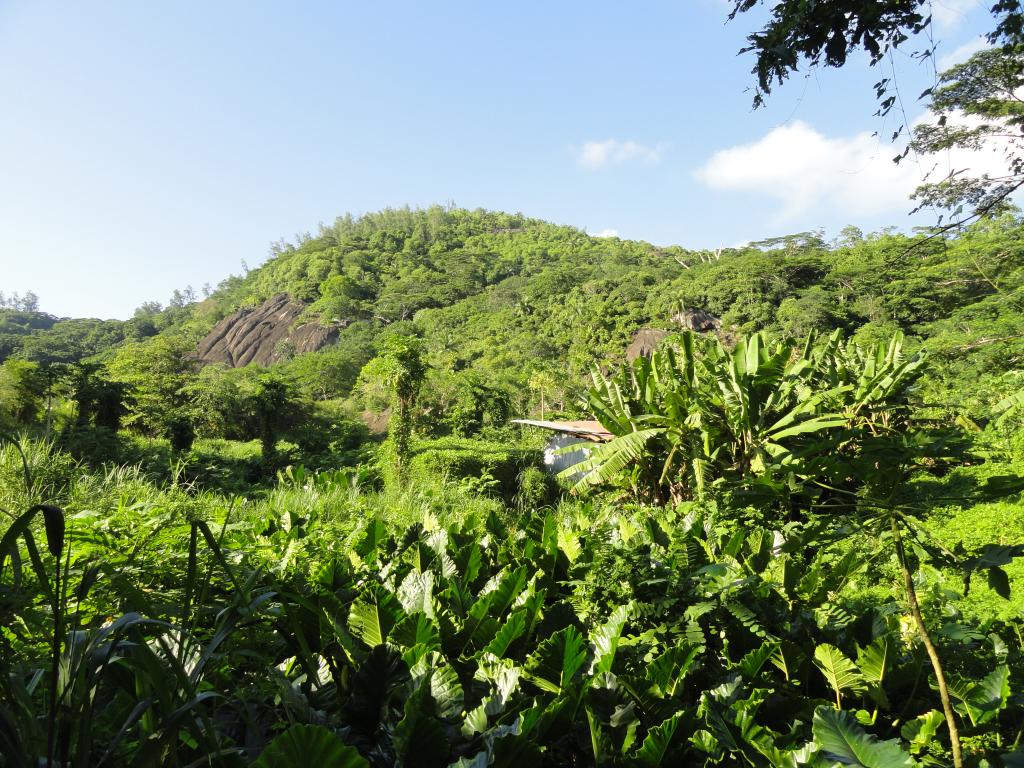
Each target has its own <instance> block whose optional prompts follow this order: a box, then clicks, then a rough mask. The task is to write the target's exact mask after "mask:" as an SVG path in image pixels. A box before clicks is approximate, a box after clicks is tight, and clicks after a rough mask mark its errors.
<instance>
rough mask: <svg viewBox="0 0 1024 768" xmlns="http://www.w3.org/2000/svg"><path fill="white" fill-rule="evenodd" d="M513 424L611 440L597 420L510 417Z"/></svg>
mask: <svg viewBox="0 0 1024 768" xmlns="http://www.w3.org/2000/svg"><path fill="white" fill-rule="evenodd" d="M512 423H513V424H525V425H527V426H529V427H540V428H541V429H550V430H551V431H552V432H562V433H564V434H567V435H578V436H579V437H583V438H586V439H587V440H597V441H604V440H611V438H612V437H613V435H612V433H611V432H609V431H608V430H607V429H605V428H604V427H602V426H601V422H599V421H541V420H539V419H512Z"/></svg>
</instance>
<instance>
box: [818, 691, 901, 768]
mask: <svg viewBox="0 0 1024 768" xmlns="http://www.w3.org/2000/svg"><path fill="white" fill-rule="evenodd" d="M813 732H814V741H815V743H816V744H817V746H818V747H820V748H821V749H822V751H824V752H825V754H826V756H828V757H830V758H832V759H833V760H838V761H839V762H840V763H842V764H843V765H853V766H859V768H914V766H915V763H914V760H913V759H912V758H911V757H910V755H908V754H907V753H906V752H904V751H903V748H902V747H901V746H900V743H899V740H898V739H892V740H890V741H879V740H878V738H877V737H876V736H874V735H873V734H869V733H866V732H865V731H864V729H863V728H862V727H861V725H860V723H858V722H857V720H856V718H855V717H854V716H853V715H851V714H850V713H849V712H843V711H841V710H838V709H833V708H832V707H824V706H822V707H818V708H817V709H816V710H814V725H813Z"/></svg>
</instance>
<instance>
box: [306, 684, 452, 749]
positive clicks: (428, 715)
mask: <svg viewBox="0 0 1024 768" xmlns="http://www.w3.org/2000/svg"><path fill="white" fill-rule="evenodd" d="M434 709H435V705H434V700H433V697H432V695H431V692H430V686H429V685H420V687H419V688H418V689H416V691H415V692H414V693H413V694H412V695H411V696H409V698H407V699H406V700H405V708H404V712H403V717H402V719H401V720H400V721H399V722H398V725H396V726H395V732H394V745H395V756H396V757H397V758H398V762H399V764H401V765H404V766H420V767H421V768H444V766H446V765H448V762H449V761H448V757H449V744H448V737H447V736H446V735H445V731H444V727H443V725H442V724H441V721H440V720H438V719H437V717H435V715H434ZM307 764H308V765H313V763H303V765H307Z"/></svg>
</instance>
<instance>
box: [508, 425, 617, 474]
mask: <svg viewBox="0 0 1024 768" xmlns="http://www.w3.org/2000/svg"><path fill="white" fill-rule="evenodd" d="M512 423H513V424H523V425H525V426H528V427H539V428H541V429H546V430H548V431H550V432H552V433H553V434H552V435H551V439H550V440H548V444H547V445H546V446H544V467H545V469H547V471H548V472H549V473H550V474H553V475H557V474H558V473H559V472H561V471H562V470H565V469H568V468H569V467H572V466H575V465H576V464H579V463H580V462H581V461H583V460H584V459H586V458H587V457H588V456H589V455H590V451H589V450H588V449H587V447H586V446H587V445H589V444H592V443H604V442H607V441H608V440H611V439H612V437H614V435H612V433H611V432H609V431H608V430H607V429H605V428H604V427H603V426H601V422H599V421H543V420H539V419H512ZM570 445H578V446H580V447H579V449H578V450H575V451H569V452H567V453H558V451H559V450H560V449H562V448H566V447H568V446H570Z"/></svg>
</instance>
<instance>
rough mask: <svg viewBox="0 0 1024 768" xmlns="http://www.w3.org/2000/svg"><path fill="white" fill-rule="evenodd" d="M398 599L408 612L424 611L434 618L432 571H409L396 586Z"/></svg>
mask: <svg viewBox="0 0 1024 768" xmlns="http://www.w3.org/2000/svg"><path fill="white" fill-rule="evenodd" d="M397 594H398V600H399V602H401V604H402V608H404V609H405V612H406V613H408V614H413V613H420V612H422V613H425V614H426V615H427V616H428V617H430V618H431V619H432V618H434V572H433V571H421V572H417V571H409V573H407V574H406V575H405V578H404V579H402V583H401V585H400V586H399V587H398V593H397Z"/></svg>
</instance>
